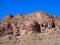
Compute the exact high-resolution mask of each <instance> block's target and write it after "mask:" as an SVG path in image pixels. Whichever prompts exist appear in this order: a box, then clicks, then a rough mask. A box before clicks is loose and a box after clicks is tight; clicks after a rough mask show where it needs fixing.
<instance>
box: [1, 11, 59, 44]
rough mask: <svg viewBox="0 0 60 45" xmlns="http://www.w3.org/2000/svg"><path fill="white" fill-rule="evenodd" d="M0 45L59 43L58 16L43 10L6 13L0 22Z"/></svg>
mask: <svg viewBox="0 0 60 45" xmlns="http://www.w3.org/2000/svg"><path fill="white" fill-rule="evenodd" d="M0 45H60V18H57V17H55V16H52V15H49V14H46V13H44V12H35V13H32V14H28V15H25V16H22V15H21V14H17V15H16V16H12V15H7V16H6V17H4V19H3V20H2V21H1V22H0Z"/></svg>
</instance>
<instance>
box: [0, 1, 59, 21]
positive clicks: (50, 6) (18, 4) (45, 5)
mask: <svg viewBox="0 0 60 45" xmlns="http://www.w3.org/2000/svg"><path fill="white" fill-rule="evenodd" d="M40 10H41V11H44V12H46V13H49V14H53V15H56V16H57V17H60V0H0V20H1V19H2V18H3V17H4V16H6V15H7V14H12V15H16V14H18V13H21V14H23V15H24V14H29V13H32V12H37V11H40Z"/></svg>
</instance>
